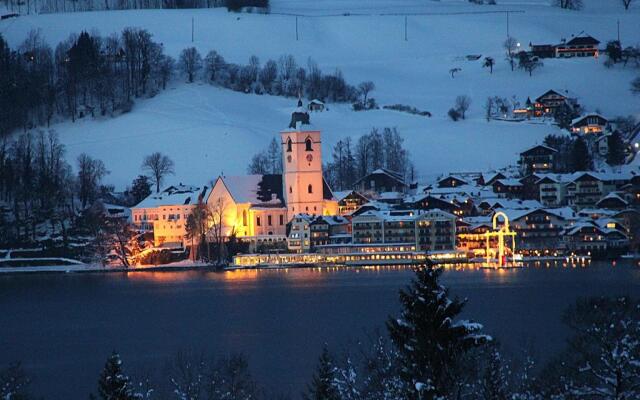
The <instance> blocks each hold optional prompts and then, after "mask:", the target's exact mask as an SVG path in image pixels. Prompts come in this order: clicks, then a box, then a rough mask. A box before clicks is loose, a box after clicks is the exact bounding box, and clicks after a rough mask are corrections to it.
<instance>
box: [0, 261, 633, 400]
mask: <svg viewBox="0 0 640 400" xmlns="http://www.w3.org/2000/svg"><path fill="white" fill-rule="evenodd" d="M412 275H413V272H412V271H411V269H409V268H407V267H380V268H359V269H355V268H353V269H345V268H332V269H318V268H315V269H282V270H238V271H230V272H219V273H216V272H200V271H180V272H130V273H110V274H96V273H91V274H88V273H87V274H33V275H4V276H0V365H2V366H5V365H6V364H7V363H9V362H10V361H15V360H19V361H21V362H22V363H23V365H24V366H25V367H26V369H27V370H28V372H29V373H30V374H31V375H32V376H33V378H34V382H33V385H32V389H33V391H34V392H35V393H36V394H38V395H43V396H46V398H47V399H75V398H87V395H88V393H89V392H90V391H94V392H95V387H96V381H97V378H98V375H99V372H100V370H101V368H102V365H103V364H104V361H105V360H106V358H107V356H108V355H109V354H110V352H111V351H112V350H114V349H115V350H117V351H118V352H120V354H121V355H122V357H123V361H124V363H125V367H126V369H127V371H128V372H129V373H130V374H131V375H136V374H138V375H141V374H147V373H151V374H152V375H153V371H155V372H157V371H159V370H160V371H161V370H162V367H163V366H164V365H165V363H166V361H167V360H168V359H169V358H170V357H171V356H172V355H174V354H175V353H176V352H178V351H181V350H195V351H202V352H205V353H207V354H220V355H221V354H228V353H229V352H242V353H244V354H246V355H248V356H249V360H250V366H251V369H252V373H253V374H254V376H255V377H256V378H257V379H258V381H259V383H260V384H261V385H262V386H265V387H266V388H267V389H271V390H273V391H277V392H282V393H290V394H291V395H292V397H294V398H297V397H298V393H300V391H302V390H303V389H304V387H305V384H306V383H307V382H308V381H309V380H310V376H311V373H312V372H313V367H314V365H315V362H316V359H317V356H318V355H319V352H320V350H321V348H322V345H323V343H327V344H328V346H329V347H330V349H332V350H334V351H336V352H341V351H343V350H345V349H348V348H351V347H353V346H354V343H356V342H358V341H359V340H363V339H365V338H366V337H367V336H368V335H369V336H370V335H371V334H372V333H373V332H374V330H375V329H376V328H380V329H384V322H385V320H386V318H387V317H388V316H389V315H391V314H396V313H397V312H398V310H399V301H398V296H397V294H398V290H399V289H400V288H402V287H403V286H404V285H406V284H407V283H409V281H410V279H411V277H412ZM443 282H444V284H445V285H447V286H448V287H450V288H451V292H452V294H453V295H458V296H460V297H466V298H468V304H467V306H466V308H465V311H464V317H465V318H469V319H474V320H476V321H478V322H481V323H483V324H484V325H485V328H486V331H487V332H489V333H490V334H493V335H494V336H496V337H497V338H499V339H500V341H501V342H502V343H503V344H504V345H505V347H506V349H507V350H508V351H512V352H517V351H519V349H521V348H523V347H525V346H528V345H529V344H533V346H534V349H535V350H536V351H537V353H539V355H540V356H541V357H542V358H544V357H547V356H549V355H550V354H553V353H554V352H556V351H558V350H559V349H561V348H562V347H563V345H564V341H565V339H566V335H567V331H566V329H565V328H564V327H563V325H562V323H561V321H560V318H561V315H562V312H563V310H564V309H565V308H566V307H567V306H568V305H569V304H571V303H572V302H574V301H575V300H576V299H577V298H578V297H581V296H591V295H605V294H608V295H623V294H631V295H636V296H637V295H638V294H640V267H639V266H638V265H636V264H635V263H630V262H619V263H617V265H613V264H611V263H605V262H594V263H592V264H590V265H588V266H587V267H570V266H569V267H563V266H561V265H555V264H551V265H547V264H544V263H542V264H536V265H531V266H528V267H525V268H521V269H513V270H498V271H495V270H482V269H474V268H460V269H455V268H451V269H447V270H446V271H445V273H444V274H443ZM150 371H151V372H150Z"/></svg>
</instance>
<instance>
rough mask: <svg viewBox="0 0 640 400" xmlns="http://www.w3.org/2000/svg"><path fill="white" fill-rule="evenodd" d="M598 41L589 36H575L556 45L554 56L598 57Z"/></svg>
mask: <svg viewBox="0 0 640 400" xmlns="http://www.w3.org/2000/svg"><path fill="white" fill-rule="evenodd" d="M599 44H600V41H599V40H597V39H595V38H593V37H591V36H589V35H585V36H576V37H574V38H573V39H571V40H569V41H568V42H563V43H561V44H559V45H557V46H556V57H559V58H567V57H596V58H597V57H598V56H599V54H600V50H599V49H598V45H599Z"/></svg>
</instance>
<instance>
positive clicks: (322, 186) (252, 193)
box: [207, 100, 338, 244]
mask: <svg viewBox="0 0 640 400" xmlns="http://www.w3.org/2000/svg"><path fill="white" fill-rule="evenodd" d="M280 143H281V148H282V159H283V173H282V174H274V175H245V176H219V177H218V178H217V179H216V181H215V184H214V185H213V188H212V189H211V194H210V195H209V196H208V198H207V204H208V207H209V209H214V210H219V211H218V214H220V215H222V218H221V220H222V223H221V225H222V226H223V232H224V235H226V236H229V235H232V234H234V235H236V236H237V237H239V238H242V239H244V240H247V241H249V242H250V243H252V244H261V243H271V242H281V241H284V240H286V238H287V231H286V229H287V224H288V223H289V222H290V221H291V220H292V219H293V218H294V217H295V216H296V215H298V214H308V215H311V216H313V215H337V213H338V202H337V201H336V199H335V198H334V196H333V193H332V191H331V189H330V188H329V186H328V184H327V182H326V181H325V179H324V177H323V176H322V142H321V132H320V130H318V129H315V128H314V127H313V126H312V125H311V121H310V118H309V112H308V110H307V109H306V108H305V107H303V106H302V101H301V100H298V107H297V108H296V109H295V110H294V111H293V112H292V114H291V122H290V123H289V126H288V127H287V128H286V129H284V130H282V131H281V132H280Z"/></svg>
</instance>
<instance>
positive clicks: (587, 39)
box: [566, 35, 600, 46]
mask: <svg viewBox="0 0 640 400" xmlns="http://www.w3.org/2000/svg"><path fill="white" fill-rule="evenodd" d="M566 44H567V45H569V46H584V45H598V44H600V41H599V40H598V39H596V38H594V37H592V36H589V35H584V36H576V37H574V38H573V39H571V40H569V41H568V42H567V43H566Z"/></svg>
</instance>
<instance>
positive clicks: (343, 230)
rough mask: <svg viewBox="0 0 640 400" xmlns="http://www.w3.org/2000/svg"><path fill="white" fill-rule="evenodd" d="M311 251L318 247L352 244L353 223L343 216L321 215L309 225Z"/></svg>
mask: <svg viewBox="0 0 640 400" xmlns="http://www.w3.org/2000/svg"><path fill="white" fill-rule="evenodd" d="M309 229H310V231H311V249H312V250H314V249H316V248H317V247H318V246H326V245H337V244H347V243H350V242H351V222H350V221H349V220H348V219H346V218H344V217H341V216H336V215H334V216H328V215H321V216H318V217H315V218H314V219H313V220H312V221H311V223H310V224H309Z"/></svg>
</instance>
